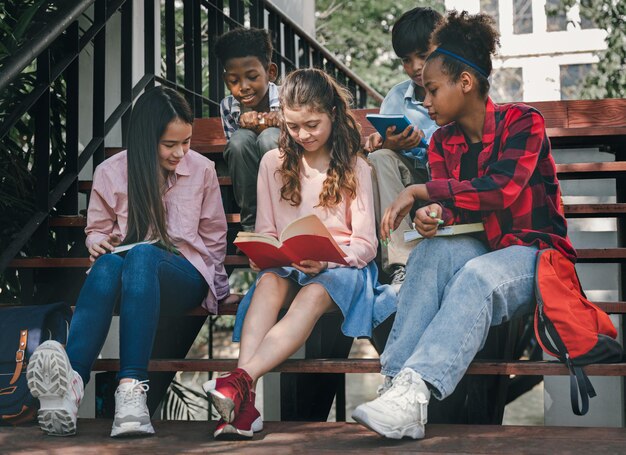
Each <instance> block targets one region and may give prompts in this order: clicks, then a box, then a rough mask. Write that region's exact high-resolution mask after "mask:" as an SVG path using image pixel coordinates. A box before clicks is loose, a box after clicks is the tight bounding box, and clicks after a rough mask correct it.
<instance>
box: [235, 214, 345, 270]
mask: <svg viewBox="0 0 626 455" xmlns="http://www.w3.org/2000/svg"><path fill="white" fill-rule="evenodd" d="M233 243H234V244H235V245H237V247H239V249H240V250H241V251H243V252H244V253H245V254H246V256H248V257H249V258H250V259H251V260H252V262H254V263H255V264H256V265H257V266H258V267H259V268H261V269H267V268H269V267H282V266H287V265H291V264H292V263H294V262H295V263H300V261H303V260H305V259H310V260H313V261H327V262H335V263H337V264H343V265H348V263H347V262H346V260H345V259H344V257H345V256H346V253H344V252H343V250H342V249H341V248H340V247H339V245H337V242H335V239H333V236H332V235H331V234H330V232H328V229H326V226H324V223H322V221H321V220H320V219H319V218H318V217H317V215H307V216H304V217H302V218H298V219H297V220H295V221H292V222H291V223H289V224H288V225H287V227H285V229H283V232H281V234H280V237H279V239H278V240H277V239H276V238H274V237H272V236H271V235H266V234H257V233H254V232H240V233H239V234H237V238H236V239H235V241H234V242H233Z"/></svg>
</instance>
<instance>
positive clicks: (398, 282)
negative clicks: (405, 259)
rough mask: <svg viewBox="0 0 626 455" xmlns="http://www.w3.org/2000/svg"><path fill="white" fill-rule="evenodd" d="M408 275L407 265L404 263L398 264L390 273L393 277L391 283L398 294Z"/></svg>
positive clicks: (390, 276)
mask: <svg viewBox="0 0 626 455" xmlns="http://www.w3.org/2000/svg"><path fill="white" fill-rule="evenodd" d="M405 277H406V267H404V266H403V265H397V266H395V267H394V269H393V271H392V272H391V274H390V275H389V278H391V282H390V283H389V284H390V285H391V287H392V288H393V290H394V291H396V294H399V293H400V288H401V287H402V283H404V278H405Z"/></svg>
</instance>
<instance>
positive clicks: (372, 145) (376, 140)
mask: <svg viewBox="0 0 626 455" xmlns="http://www.w3.org/2000/svg"><path fill="white" fill-rule="evenodd" d="M382 146H383V137H382V136H381V135H380V134H378V133H372V134H370V136H369V137H368V138H367V141H365V146H364V147H363V149H364V150H365V151H366V152H367V153H372V152H374V151H376V150H378V149H380V148H382Z"/></svg>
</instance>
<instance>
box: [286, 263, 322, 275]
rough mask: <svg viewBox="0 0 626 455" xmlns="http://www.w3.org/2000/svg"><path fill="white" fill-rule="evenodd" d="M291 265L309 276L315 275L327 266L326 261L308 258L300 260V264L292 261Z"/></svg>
mask: <svg viewBox="0 0 626 455" xmlns="http://www.w3.org/2000/svg"><path fill="white" fill-rule="evenodd" d="M291 266H292V267H294V268H296V269H298V270H300V271H301V272H302V273H306V274H307V275H309V276H316V275H319V274H320V273H322V272H323V271H324V270H326V269H327V268H328V262H326V261H321V262H320V261H312V260H310V259H305V260H304V261H300V264H296V263H295V262H294V263H293V264H291Z"/></svg>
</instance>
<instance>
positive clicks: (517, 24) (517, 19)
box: [513, 0, 533, 35]
mask: <svg viewBox="0 0 626 455" xmlns="http://www.w3.org/2000/svg"><path fill="white" fill-rule="evenodd" d="M532 5H533V2H532V0H513V33H515V34H516V35H521V34H523V33H532V32H533V6H532Z"/></svg>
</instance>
